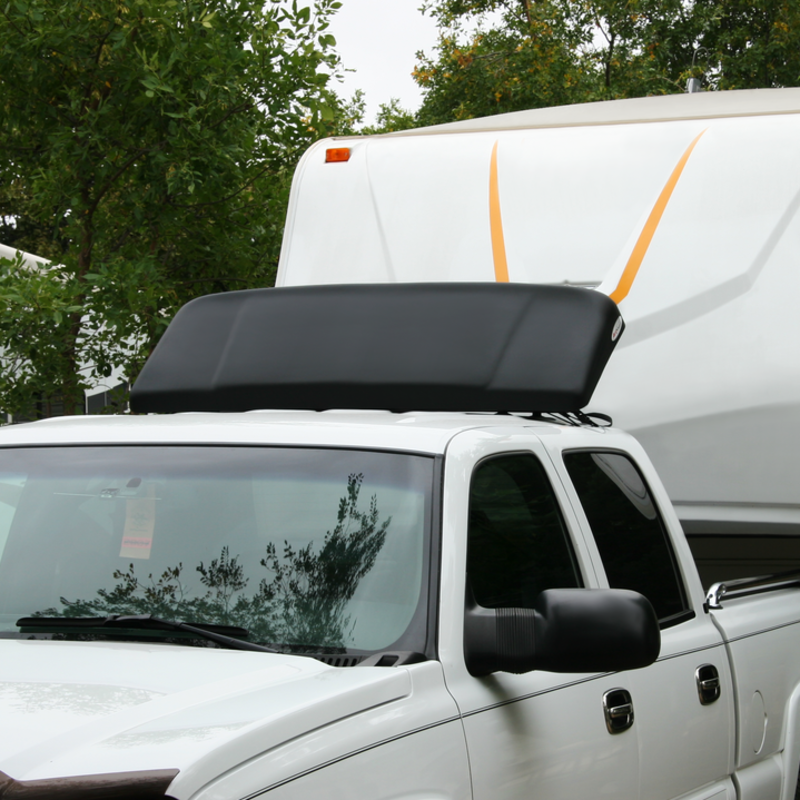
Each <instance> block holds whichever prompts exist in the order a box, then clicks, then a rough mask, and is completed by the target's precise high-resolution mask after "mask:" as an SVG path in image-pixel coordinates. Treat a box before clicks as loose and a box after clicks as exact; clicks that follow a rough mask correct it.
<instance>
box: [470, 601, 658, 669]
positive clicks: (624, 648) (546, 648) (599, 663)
mask: <svg viewBox="0 0 800 800" xmlns="http://www.w3.org/2000/svg"><path fill="white" fill-rule="evenodd" d="M660 651H661V631H660V629H659V626H658V619H657V617H656V614H655V611H654V610H653V607H652V605H650V602H649V600H647V599H646V598H645V597H644V596H642V595H641V594H639V593H638V592H632V591H628V590H627V589H547V590H545V591H544V592H542V593H541V594H540V595H539V596H538V597H537V598H536V601H535V603H534V607H533V608H497V609H492V608H483V607H481V606H478V605H477V604H476V603H475V602H474V600H471V599H468V602H467V609H466V615H465V620H464V658H465V660H466V664H467V669H468V670H469V672H470V674H472V675H475V676H482V675H490V674H491V673H493V672H512V673H517V674H520V673H524V672H531V671H532V670H546V671H548V672H618V671H620V670H628V669H639V668H641V667H646V666H648V665H649V664H652V663H653V662H654V661H655V660H656V659H657V658H658V654H659V652H660Z"/></svg>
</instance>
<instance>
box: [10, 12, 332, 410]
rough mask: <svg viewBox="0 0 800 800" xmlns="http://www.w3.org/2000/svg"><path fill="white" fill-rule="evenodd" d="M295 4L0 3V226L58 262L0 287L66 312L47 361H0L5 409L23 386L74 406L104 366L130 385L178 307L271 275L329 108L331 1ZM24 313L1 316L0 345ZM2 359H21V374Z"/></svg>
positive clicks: (28, 308)
mask: <svg viewBox="0 0 800 800" xmlns="http://www.w3.org/2000/svg"><path fill="white" fill-rule="evenodd" d="M309 2H313V6H300V5H298V3H296V2H291V3H289V2H285V0H267V2H261V0H202V1H201V0H168V2H163V1H162V0H127V2H122V1H121V0H95V1H94V2H92V3H91V4H88V3H85V2H81V1H80V0H79V1H78V2H74V1H73V0H71V1H70V2H67V0H15V2H13V3H8V4H5V6H4V8H3V9H2V11H0V209H2V212H3V215H4V217H3V219H4V221H5V222H6V227H5V228H4V232H5V233H6V234H7V233H9V231H10V229H11V228H13V229H14V230H16V229H17V228H18V229H19V233H20V235H19V236H18V237H16V241H15V244H17V246H20V247H22V246H23V245H25V246H26V247H28V248H30V249H32V250H33V252H37V253H38V254H42V255H49V256H51V257H52V258H53V259H54V260H55V261H56V263H57V264H59V266H57V267H55V268H54V270H53V272H52V273H51V275H50V277H51V281H52V286H51V287H50V288H49V289H46V290H45V288H44V287H43V286H37V288H36V290H35V292H34V290H33V289H27V288H26V287H25V286H24V285H23V284H25V283H27V282H28V281H29V280H30V277H31V276H30V274H29V273H26V272H25V271H17V272H16V281H15V275H14V271H13V270H9V269H6V271H5V273H4V277H3V280H4V286H3V289H4V290H5V291H6V292H8V293H10V294H11V295H13V294H14V291H13V290H14V288H15V285H16V290H17V294H18V295H19V297H20V298H23V297H26V296H27V295H29V294H30V293H31V292H34V293H37V292H39V291H42V292H45V293H46V294H47V296H48V297H49V300H48V302H47V303H45V305H52V306H53V307H54V308H56V309H57V310H60V311H61V313H64V309H74V310H72V311H66V317H64V319H62V321H61V322H60V323H56V324H57V326H59V336H60V337H61V340H62V347H61V348H60V351H59V353H58V355H57V357H56V356H55V355H54V356H53V358H49V359H47V360H46V361H42V360H39V359H38V358H37V359H32V360H31V356H32V355H35V353H32V351H31V348H30V346H27V347H26V348H25V350H24V352H22V351H12V352H11V353H8V352H7V353H6V356H7V358H6V361H5V364H4V366H3V375H2V381H3V383H4V386H3V387H2V388H3V389H6V388H7V387H9V386H12V385H13V388H14V391H13V393H12V394H3V396H2V400H1V401H0V402H1V403H2V406H3V407H4V410H6V411H12V412H13V411H16V410H18V408H19V406H18V404H17V400H18V399H19V398H20V397H21V396H22V395H23V394H24V393H25V390H24V386H23V383H24V384H25V385H29V386H30V387H31V390H33V387H34V386H44V385H47V386H53V387H56V386H57V387H59V388H60V392H61V393H62V394H63V395H64V397H65V402H66V404H67V407H68V409H74V408H75V407H76V406H77V405H78V404H80V403H81V402H82V396H83V388H84V386H85V385H86V384H87V382H90V381H91V380H93V379H97V378H102V377H105V376H107V375H108V374H110V372H111V369H112V367H114V366H122V367H124V368H125V370H126V372H127V375H128V376H129V377H130V378H134V377H135V376H136V374H137V373H138V370H139V369H140V368H141V366H142V364H143V361H144V359H145V358H146V356H147V354H148V353H149V352H150V350H151V349H152V347H153V346H154V345H155V343H156V342H157V340H158V338H159V336H160V335H161V333H162V332H163V330H164V328H165V327H166V325H167V323H168V321H169V319H170V318H171V316H172V315H173V314H174V312H175V311H176V310H177V308H178V307H180V306H181V305H182V304H183V303H185V302H186V301H187V300H189V299H191V298H192V297H195V296H197V295H200V294H206V293H208V292H211V291H224V290H227V289H240V288H247V287H253V286H265V285H270V284H271V282H272V281H273V279H274V270H275V266H276V263H277V256H278V253H279V248H280V239H281V233H282V226H283V218H284V213H285V207H286V202H287V197H288V190H289V183H290V179H291V173H292V169H293V166H294V163H295V162H296V159H297V158H298V157H299V155H300V153H301V152H302V151H303V150H304V149H305V148H306V147H307V146H308V144H309V143H310V142H311V141H312V140H313V139H314V138H315V137H316V136H318V135H319V134H320V133H324V132H326V131H327V129H328V126H329V125H330V119H331V118H332V116H333V115H332V110H331V108H330V107H329V105H328V103H327V100H326V97H327V94H326V91H325V86H326V83H327V81H328V78H329V75H330V74H331V73H332V72H334V71H335V69H336V59H335V56H334V55H332V54H331V52H330V48H331V47H332V46H333V44H335V42H334V40H333V37H332V36H330V34H328V33H327V32H326V29H327V24H328V21H327V20H328V17H329V15H330V14H331V13H332V12H333V11H334V10H335V8H337V7H338V6H339V3H338V2H334V0H309ZM9 217H11V218H14V219H15V223H16V224H13V225H12V224H8V221H7V218H9ZM43 239H49V244H48V243H44V242H43ZM34 248H36V249H34ZM6 266H8V265H6ZM35 309H36V305H35V304H33V305H24V304H23V305H20V304H12V306H11V308H7V309H6V310H5V311H2V312H0V336H2V338H3V339H4V340H5V342H6V344H5V346H6V347H7V348H8V347H9V346H11V345H12V343H13V340H14V331H13V329H14V328H15V327H17V326H18V324H19V318H20V314H22V316H23V317H24V316H25V315H27V314H29V313H33V312H34V311H35ZM53 313H54V314H55V312H53ZM29 330H31V329H30V328H29ZM48 348H50V345H49V344H46V345H45V346H44V348H43V349H48ZM10 363H14V364H15V368H17V367H18V366H19V364H20V363H26V364H27V367H26V369H25V370H23V372H22V373H20V377H19V378H15V377H14V374H13V373H12V372H11V371H9V370H8V369H7V368H6V367H7V365H8V364H10Z"/></svg>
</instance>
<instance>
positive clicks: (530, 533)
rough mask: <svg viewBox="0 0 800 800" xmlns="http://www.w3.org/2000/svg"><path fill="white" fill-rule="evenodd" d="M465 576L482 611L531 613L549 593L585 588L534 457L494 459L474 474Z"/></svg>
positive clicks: (560, 517)
mask: <svg viewBox="0 0 800 800" xmlns="http://www.w3.org/2000/svg"><path fill="white" fill-rule="evenodd" d="M467 574H468V581H469V585H470V586H471V588H472V592H473V595H474V598H475V600H476V602H477V603H478V604H479V605H481V606H483V607H484V608H531V607H532V606H533V603H534V601H535V600H536V598H537V596H538V595H539V593H540V592H542V591H543V590H545V589H551V588H555V587H579V586H582V582H581V579H580V573H579V571H578V568H577V564H576V561H575V556H574V553H573V550H572V544H571V542H570V539H569V535H568V533H567V529H566V526H565V524H564V519H563V517H562V515H561V510H560V509H559V507H558V503H557V501H556V497H555V494H554V492H553V487H552V486H551V484H550V481H549V480H548V478H547V474H546V473H545V471H544V468H543V467H542V465H541V463H540V462H539V460H538V459H537V458H536V457H535V456H533V455H530V454H514V455H503V456H496V457H494V458H490V459H487V460H486V461H483V462H482V463H481V464H480V465H479V466H478V468H477V469H476V471H475V474H474V476H473V479H472V486H471V488H470V504H469V531H468V547H467Z"/></svg>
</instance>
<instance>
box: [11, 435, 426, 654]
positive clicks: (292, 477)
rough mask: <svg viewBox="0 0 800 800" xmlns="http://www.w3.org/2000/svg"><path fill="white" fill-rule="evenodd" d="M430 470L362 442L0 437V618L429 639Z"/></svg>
mask: <svg viewBox="0 0 800 800" xmlns="http://www.w3.org/2000/svg"><path fill="white" fill-rule="evenodd" d="M432 475H433V459H431V458H427V457H424V456H412V455H404V454H397V453H381V452H370V451H359V450H322V449H320V450H313V449H299V448H298V449H289V448H263V447H180V446H175V447H156V446H152V447H139V446H130V447H124V446H121V447H59V448H55V447H54V448H27V449H22V448H20V449H11V448H9V449H4V450H0V631H6V632H11V631H18V628H17V625H16V621H17V620H18V619H19V618H20V617H26V616H47V617H53V616H59V617H95V616H97V617H105V616H108V615H111V614H143V613H146V614H153V615H155V616H158V617H162V618H166V619H173V620H181V621H184V622H196V623H214V624H222V625H234V626H240V627H242V628H246V629H247V630H248V631H249V632H250V634H249V637H248V639H249V641H251V642H260V643H265V644H278V645H280V646H284V647H286V649H288V650H292V651H297V652H302V651H309V652H314V651H317V652H319V651H322V652H342V651H344V650H362V651H363V650H366V651H374V650H381V649H387V648H390V647H393V646H394V647H395V648H397V649H407V650H420V651H421V650H423V649H424V639H425V637H424V626H425V620H426V618H427V615H426V610H425V609H426V605H427V570H428V556H427V554H428V551H429V547H428V546H427V541H428V537H429V521H430V494H431V486H432ZM412 622H413V623H414V624H413V625H412ZM420 627H421V628H422V633H421V634H420V631H419V629H420ZM0 635H2V634H0ZM5 635H6V636H7V635H9V633H6V634H5ZM420 636H421V639H422V641H421V642H420V641H419V639H420ZM409 637H411V638H412V639H414V641H413V642H410V641H408V639H409ZM401 645H402V646H401Z"/></svg>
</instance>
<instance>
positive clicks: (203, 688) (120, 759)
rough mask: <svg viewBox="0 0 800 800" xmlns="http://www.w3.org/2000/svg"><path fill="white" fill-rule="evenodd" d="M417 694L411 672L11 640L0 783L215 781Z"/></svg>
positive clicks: (0, 700) (3, 660) (213, 652)
mask: <svg viewBox="0 0 800 800" xmlns="http://www.w3.org/2000/svg"><path fill="white" fill-rule="evenodd" d="M410 691H411V681H410V677H409V675H408V673H407V672H406V671H405V670H396V669H386V668H348V669H341V668H339V669H337V668H333V667H329V666H327V665H325V664H322V663H320V662H318V661H315V660H313V659H310V658H301V657H296V656H284V655H273V654H270V653H250V652H239V651H229V650H217V649H210V648H209V649H206V648H194V647H180V646H174V645H144V644H137V643H131V644H127V643H107V642H81V643H68V642H53V641H34V640H24V641H23V640H5V641H0V720H2V724H1V725H0V773H5V775H7V776H9V777H10V778H12V779H14V780H16V781H34V780H46V779H52V778H59V777H67V776H77V775H97V774H101V773H102V774H109V773H122V772H136V771H153V770H177V771H184V770H187V769H191V770H192V772H193V773H204V772H207V773H208V775H207V779H208V780H212V779H213V778H214V777H215V776H217V775H220V774H223V773H224V772H226V771H227V770H229V769H232V768H234V767H235V766H237V765H238V764H241V763H243V762H244V761H247V760H249V759H251V758H254V757H256V756H258V755H260V754H262V753H265V752H267V751H269V750H271V749H273V748H276V747H279V746H280V745H281V744H283V743H285V742H287V741H289V740H290V739H296V738H298V737H301V736H303V735H304V734H306V733H309V732H310V731H313V730H318V729H320V728H323V727H325V726H327V725H331V724H333V723H335V722H337V721H338V720H341V719H343V718H344V717H350V716H353V715H355V714H358V713H360V712H362V711H365V710H367V709H369V708H374V707H376V706H380V705H383V704H386V703H390V702H392V701H394V700H397V699H399V698H401V697H404V696H406V695H407V694H409V693H410ZM195 777H196V779H199V778H201V777H202V776H201V774H197V775H196V776H195ZM0 783H2V775H0ZM200 783H201V784H202V783H203V780H200Z"/></svg>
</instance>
